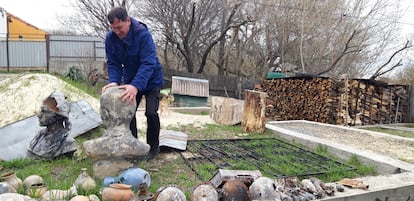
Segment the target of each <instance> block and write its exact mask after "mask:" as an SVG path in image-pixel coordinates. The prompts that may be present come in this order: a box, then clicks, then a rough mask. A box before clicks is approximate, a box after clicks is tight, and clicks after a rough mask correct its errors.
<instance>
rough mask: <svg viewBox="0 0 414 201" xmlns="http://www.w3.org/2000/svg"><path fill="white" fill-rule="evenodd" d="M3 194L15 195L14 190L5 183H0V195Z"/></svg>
mask: <svg viewBox="0 0 414 201" xmlns="http://www.w3.org/2000/svg"><path fill="white" fill-rule="evenodd" d="M3 193H17V191H16V189H14V187H13V186H12V185H10V184H9V183H7V182H0V194H3Z"/></svg>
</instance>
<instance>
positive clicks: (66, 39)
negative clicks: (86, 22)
mask: <svg viewBox="0 0 414 201" xmlns="http://www.w3.org/2000/svg"><path fill="white" fill-rule="evenodd" d="M49 41H50V57H52V58H53V57H55V58H56V57H57V58H60V59H62V60H73V59H74V58H80V59H82V58H94V59H96V58H104V57H105V44H104V43H103V40H102V39H100V38H99V37H94V36H60V35H51V36H50V37H49Z"/></svg>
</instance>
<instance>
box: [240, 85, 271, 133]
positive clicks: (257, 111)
mask: <svg viewBox="0 0 414 201" xmlns="http://www.w3.org/2000/svg"><path fill="white" fill-rule="evenodd" d="M245 92H246V94H245V98H244V111H243V118H242V128H243V130H244V132H257V133H263V132H264V130H265V124H266V118H265V114H266V97H267V93H264V92H259V91H253V90H246V91H245Z"/></svg>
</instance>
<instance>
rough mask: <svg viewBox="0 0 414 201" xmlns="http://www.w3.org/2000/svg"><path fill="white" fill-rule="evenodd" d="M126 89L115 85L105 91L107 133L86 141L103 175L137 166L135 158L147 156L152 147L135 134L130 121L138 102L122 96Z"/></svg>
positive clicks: (103, 105)
mask: <svg viewBox="0 0 414 201" xmlns="http://www.w3.org/2000/svg"><path fill="white" fill-rule="evenodd" d="M123 91H124V90H123V89H119V88H118V87H112V88H109V89H107V90H106V91H105V92H104V93H103V94H102V96H101V118H102V123H103V126H104V128H105V132H104V134H103V136H101V137H99V138H95V139H92V140H88V141H85V142H84V143H83V149H84V152H85V154H86V156H88V157H89V158H91V159H92V160H93V161H94V167H93V170H94V171H93V172H94V176H95V177H97V178H100V179H103V178H105V177H106V176H111V175H117V174H119V172H120V171H123V170H125V169H127V168H130V167H133V166H134V164H133V163H131V161H133V160H136V159H140V158H142V159H143V158H144V157H145V156H146V155H147V153H148V151H149V148H150V147H149V145H148V144H146V143H145V142H142V141H139V140H137V139H136V138H134V137H133V136H132V134H131V131H130V129H129V124H130V122H131V120H132V118H133V117H134V115H135V108H136V105H135V104H128V103H127V102H123V101H122V100H121V99H120V95H121V94H122V93H123Z"/></svg>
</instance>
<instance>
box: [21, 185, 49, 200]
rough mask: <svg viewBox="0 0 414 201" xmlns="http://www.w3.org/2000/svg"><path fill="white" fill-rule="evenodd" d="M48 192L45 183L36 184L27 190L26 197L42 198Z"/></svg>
mask: <svg viewBox="0 0 414 201" xmlns="http://www.w3.org/2000/svg"><path fill="white" fill-rule="evenodd" d="M46 191H47V184H46V183H44V182H41V183H34V184H32V185H30V186H29V187H28V188H27V189H26V195H28V196H30V197H32V198H40V197H42V195H43V194H45V192H46Z"/></svg>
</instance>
